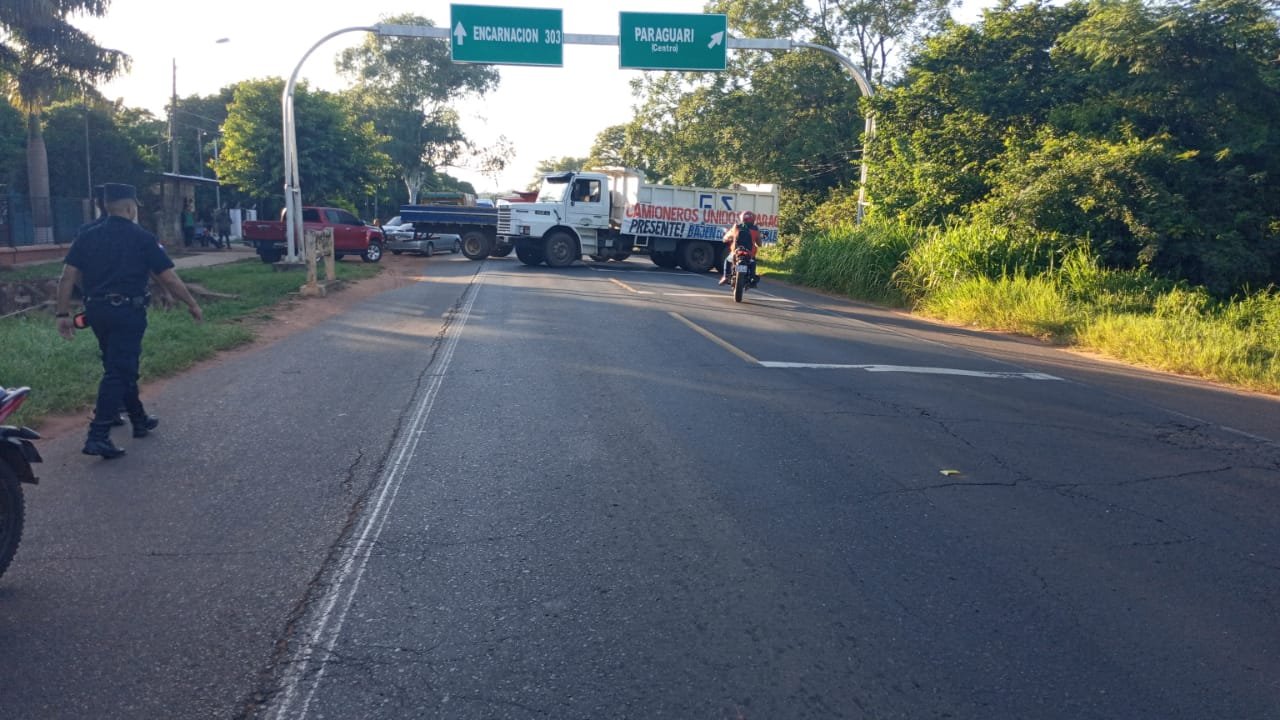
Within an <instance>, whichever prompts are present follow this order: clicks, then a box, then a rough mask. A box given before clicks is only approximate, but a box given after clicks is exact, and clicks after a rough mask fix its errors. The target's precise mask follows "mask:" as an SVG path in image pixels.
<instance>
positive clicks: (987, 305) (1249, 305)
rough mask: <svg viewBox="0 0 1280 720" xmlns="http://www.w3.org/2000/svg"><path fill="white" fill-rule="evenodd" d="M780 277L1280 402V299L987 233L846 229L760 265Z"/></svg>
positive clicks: (1034, 239) (969, 228)
mask: <svg viewBox="0 0 1280 720" xmlns="http://www.w3.org/2000/svg"><path fill="white" fill-rule="evenodd" d="M761 260H762V264H763V266H764V267H765V269H766V272H767V273H769V274H771V275H772V276H773V277H775V278H778V279H783V280H787V281H790V282H794V283H798V284H802V285H807V286H810V287H816V288H820V289H823V290H828V291H832V292H836V293H839V294H842V295H845V296H848V297H851V298H855V299H859V300H869V301H873V302H881V303H884V304H888V305H896V306H906V307H911V308H912V309H914V310H915V311H916V312H919V313H921V314H924V315H928V316H930V317H935V318H938V319H942V320H946V321H948V322H952V323H956V324H961V325H968V326H972V327H980V328H984V329H989V330H1000V331H1006V332H1014V333H1019V334H1023V335H1029V336H1033V337H1037V338H1042V339H1045V340H1049V341H1052V342H1055V343H1059V344H1064V345H1070V346H1076V347H1081V348H1087V349H1091V350H1096V351H1098V352H1101V353H1104V354H1107V355H1110V356H1113V357H1116V358H1119V359H1122V360H1125V361H1128V362H1133V363H1136V364H1140V365H1146V366H1149V367H1153V368H1158V369H1162V370H1169V371H1174V372H1180V373H1185V374H1189V375H1197V376H1200V377H1205V378H1209V379H1213V380H1217V381H1221V382H1225V383H1229V384H1233V385H1237V386H1240V387H1243V388H1247V389H1251V390H1256V391H1261V392H1268V393H1273V394H1280V360H1278V358H1280V293H1278V292H1277V291H1276V290H1274V289H1268V290H1265V291H1262V292H1257V293H1253V294H1250V295H1247V296H1243V297H1239V298H1236V299H1233V300H1231V301H1229V302H1219V301H1215V300H1213V299H1212V298H1211V297H1210V296H1209V295H1208V293H1207V292H1205V291H1204V290H1203V289H1198V288H1188V287H1185V286H1182V285H1178V284H1175V283H1171V282H1168V281H1164V280H1160V279H1157V278H1154V277H1152V276H1151V275H1149V274H1147V273H1146V272H1144V271H1142V270H1140V269H1137V270H1119V269H1114V268H1104V267H1101V266H1100V265H1099V263H1098V261H1097V259H1096V258H1094V257H1092V256H1091V255H1089V254H1088V252H1087V251H1085V250H1083V249H1082V248H1081V247H1080V246H1078V245H1076V244H1075V243H1074V242H1072V241H1071V240H1070V239H1066V238H1061V237H1057V236H1018V235H1016V234H1014V233H1012V232H1011V231H1009V230H1008V229H1006V228H1001V227H993V226H991V225H989V224H985V223H974V224H971V225H960V226H954V227H949V228H912V227H908V226H903V225H896V224H893V223H891V222H886V221H883V220H881V221H876V222H869V223H868V224H867V225H865V226H863V227H861V228H850V227H843V226H842V227H837V228H833V229H829V230H827V231H826V232H823V233H817V234H813V235H809V236H806V237H804V238H802V239H801V240H800V241H799V242H798V243H796V245H795V246H793V248H792V249H790V250H789V251H788V250H784V249H783V248H780V247H778V248H769V249H767V250H766V252H765V253H763V254H762V256H761Z"/></svg>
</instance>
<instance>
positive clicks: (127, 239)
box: [56, 183, 204, 460]
mask: <svg viewBox="0 0 1280 720" xmlns="http://www.w3.org/2000/svg"><path fill="white" fill-rule="evenodd" d="M103 200H104V204H105V206H106V210H107V218H106V220H104V221H103V222H101V223H98V224H96V225H91V226H89V227H88V228H87V229H86V230H85V232H84V233H82V234H81V235H80V236H79V237H77V238H76V240H75V242H73V243H72V244H71V250H70V251H68V252H67V258H66V260H65V261H64V265H63V267H62V279H61V280H60V281H59V283H58V302H57V313H56V315H57V321H58V332H59V334H61V335H62V336H63V337H64V338H66V339H68V340H70V339H72V337H73V336H74V332H75V331H74V327H73V325H72V322H71V313H70V305H71V291H72V288H73V287H75V285H76V284H77V283H78V284H79V285H80V287H81V288H83V291H84V310H85V316H86V319H87V320H88V322H89V326H90V327H91V328H93V334H94V335H95V336H97V338H98V348H99V349H100V350H101V351H102V367H103V373H102V382H101V383H100V384H99V385H98V401H97V404H96V405H95V406H94V414H93V420H92V421H91V422H90V423H89V436H88V438H87V439H86V440H85V443H84V450H83V452H84V453H85V454H86V455H98V456H101V457H103V458H105V459H108V460H110V459H111V458H117V457H120V456H121V455H123V454H124V450H123V449H121V448H119V447H117V446H116V445H115V444H114V443H112V442H111V434H110V433H111V424H112V420H113V419H114V418H116V417H118V412H119V409H120V408H121V407H124V409H125V411H126V412H127V413H128V414H129V421H130V422H131V423H132V424H133V436H134V437H135V438H142V437H146V436H147V435H148V434H149V433H150V432H151V431H152V430H154V429H156V426H157V425H159V424H160V419H159V418H157V417H155V416H152V415H148V414H147V413H146V410H145V409H143V407H142V401H141V400H140V399H139V398H138V364H139V361H140V356H141V355H142V336H143V334H144V333H145V332H146V329H147V304H148V302H149V301H150V299H151V296H150V294H149V293H148V292H147V285H148V282H149V277H150V275H153V274H154V275H155V276H156V278H157V279H158V280H159V281H160V282H161V283H162V284H164V286H165V287H166V288H168V290H169V291H170V292H172V293H173V295H174V296H175V297H177V298H178V299H179V300H181V301H182V302H184V303H186V305H187V309H188V310H189V312H190V313H191V317H192V318H193V319H194V320H195V321H196V322H201V321H202V320H204V313H203V311H202V310H201V309H200V306H199V305H198V304H197V303H196V301H195V298H193V297H192V296H191V292H190V291H188V290H187V286H186V285H185V284H183V282H182V279H181V278H179V277H178V275H177V274H176V273H175V272H174V271H173V261H172V260H170V259H169V256H168V255H167V254H166V253H165V252H164V249H163V248H162V247H161V246H160V243H159V242H158V241H157V240H156V236H155V235H152V234H151V233H149V232H147V231H146V230H143V229H142V228H141V227H139V226H138V225H137V221H138V193H137V190H135V189H134V187H133V186H132V185H122V184H118V183H106V184H105V185H104V186H103Z"/></svg>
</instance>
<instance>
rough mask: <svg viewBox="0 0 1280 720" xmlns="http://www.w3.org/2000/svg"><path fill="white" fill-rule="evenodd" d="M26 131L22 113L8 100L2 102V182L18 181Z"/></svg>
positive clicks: (0, 134) (0, 122) (0, 116)
mask: <svg viewBox="0 0 1280 720" xmlns="http://www.w3.org/2000/svg"><path fill="white" fill-rule="evenodd" d="M24 133H25V127H24V123H23V119H22V113H20V112H18V110H17V109H16V108H14V107H13V106H12V105H10V104H9V103H8V102H0V184H3V185H10V184H12V183H15V182H17V178H18V169H19V167H20V166H21V165H22V164H23V152H22V148H23V141H22V138H23V134H24Z"/></svg>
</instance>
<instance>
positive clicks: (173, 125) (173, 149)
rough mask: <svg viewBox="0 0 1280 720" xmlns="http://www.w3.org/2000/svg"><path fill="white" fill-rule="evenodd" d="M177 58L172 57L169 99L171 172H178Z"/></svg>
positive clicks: (175, 173)
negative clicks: (171, 84) (171, 93)
mask: <svg viewBox="0 0 1280 720" xmlns="http://www.w3.org/2000/svg"><path fill="white" fill-rule="evenodd" d="M177 123H178V58H174V59H173V95H172V97H170V99H169V154H170V155H171V156H172V157H173V174H174V175H177V174H178V133H177V132H176V131H177V128H178V125H177Z"/></svg>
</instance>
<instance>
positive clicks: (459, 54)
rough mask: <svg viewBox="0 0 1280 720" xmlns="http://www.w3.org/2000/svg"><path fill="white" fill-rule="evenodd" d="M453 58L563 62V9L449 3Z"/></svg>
mask: <svg viewBox="0 0 1280 720" xmlns="http://www.w3.org/2000/svg"><path fill="white" fill-rule="evenodd" d="M449 42H450V49H451V51H452V56H453V61H454V62H460V63H493V64H501V65H547V66H551V67H560V66H561V65H564V13H563V11H561V10H558V9H553V8H516V7H490V6H488V5H450V6H449Z"/></svg>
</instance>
